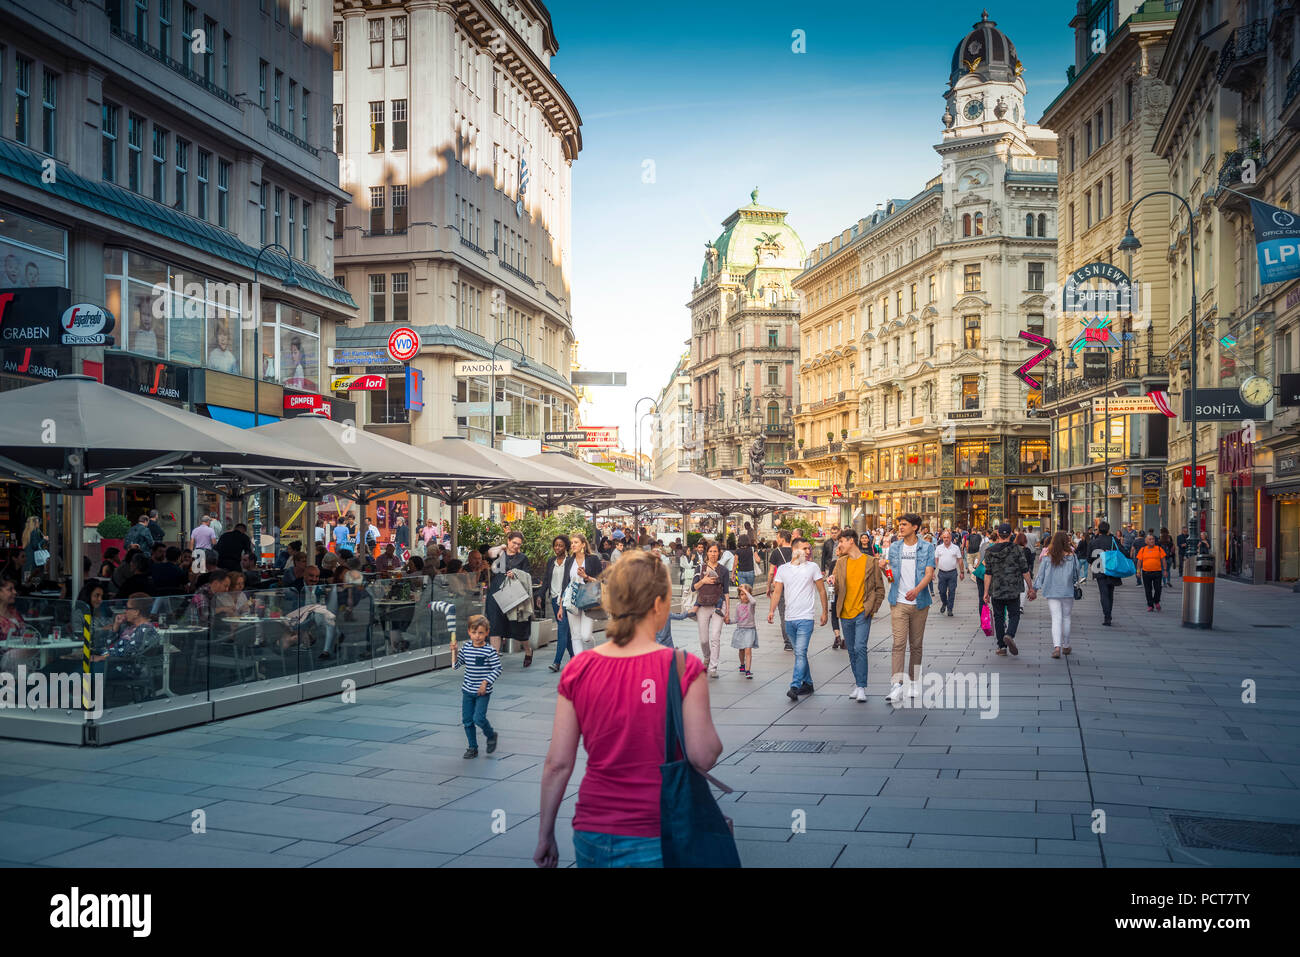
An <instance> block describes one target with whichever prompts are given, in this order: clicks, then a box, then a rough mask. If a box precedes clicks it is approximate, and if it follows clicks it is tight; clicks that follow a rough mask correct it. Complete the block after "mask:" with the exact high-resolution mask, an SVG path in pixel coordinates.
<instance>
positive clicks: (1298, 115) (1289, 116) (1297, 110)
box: [1282, 62, 1300, 130]
mask: <svg viewBox="0 0 1300 957" xmlns="http://www.w3.org/2000/svg"><path fill="white" fill-rule="evenodd" d="M1297 93H1300V62H1297V63H1296V65H1295V66H1293V67H1292V68H1291V72H1290V73H1288V74H1287V75H1286V95H1285V97H1283V99H1282V122H1283V123H1285V124H1286V125H1287V126H1289V127H1291V129H1293V130H1300V99H1297V97H1296V94H1297Z"/></svg>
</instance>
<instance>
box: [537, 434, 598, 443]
mask: <svg viewBox="0 0 1300 957" xmlns="http://www.w3.org/2000/svg"><path fill="white" fill-rule="evenodd" d="M586 438H587V433H586V432H577V431H575V432H543V433H542V441H543V442H548V443H550V444H552V445H563V444H565V443H566V442H583V441H585V440H586Z"/></svg>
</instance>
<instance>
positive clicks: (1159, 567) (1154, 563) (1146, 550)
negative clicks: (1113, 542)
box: [1134, 535, 1169, 611]
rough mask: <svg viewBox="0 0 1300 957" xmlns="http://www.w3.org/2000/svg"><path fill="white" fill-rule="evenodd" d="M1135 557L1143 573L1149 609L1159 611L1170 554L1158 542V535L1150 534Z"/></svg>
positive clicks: (1143, 583) (1143, 585)
mask: <svg viewBox="0 0 1300 957" xmlns="http://www.w3.org/2000/svg"><path fill="white" fill-rule="evenodd" d="M1134 558H1135V559H1136V560H1137V567H1138V570H1139V571H1140V572H1141V574H1142V590H1143V591H1145V592H1146V596H1147V611H1159V610H1160V583H1161V582H1162V581H1163V580H1164V572H1165V562H1167V561H1168V560H1169V556H1167V555H1166V554H1165V550H1164V549H1163V548H1161V547H1160V546H1159V545H1157V544H1156V537H1155V536H1154V535H1148V536H1147V540H1146V544H1145V545H1143V546H1142V547H1141V548H1139V549H1138V551H1137V555H1135V556H1134Z"/></svg>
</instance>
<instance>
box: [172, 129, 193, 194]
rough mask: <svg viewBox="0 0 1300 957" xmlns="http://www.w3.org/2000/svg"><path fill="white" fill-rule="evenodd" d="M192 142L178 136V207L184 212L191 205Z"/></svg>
mask: <svg viewBox="0 0 1300 957" xmlns="http://www.w3.org/2000/svg"><path fill="white" fill-rule="evenodd" d="M189 177H190V143H189V140H183V139H181V138H180V137H179V136H178V137H176V204H175V205H176V208H177V209H179V210H180V211H181V212H182V213H183V212H185V211H186V209H187V208H188V206H189V195H190V189H189V186H190V184H189Z"/></svg>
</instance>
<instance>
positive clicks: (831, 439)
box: [826, 432, 835, 442]
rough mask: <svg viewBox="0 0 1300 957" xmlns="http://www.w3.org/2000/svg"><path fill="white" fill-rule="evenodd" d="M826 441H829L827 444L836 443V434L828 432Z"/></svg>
mask: <svg viewBox="0 0 1300 957" xmlns="http://www.w3.org/2000/svg"><path fill="white" fill-rule="evenodd" d="M826 441H827V442H834V441H835V433H834V432H827V433H826Z"/></svg>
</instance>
